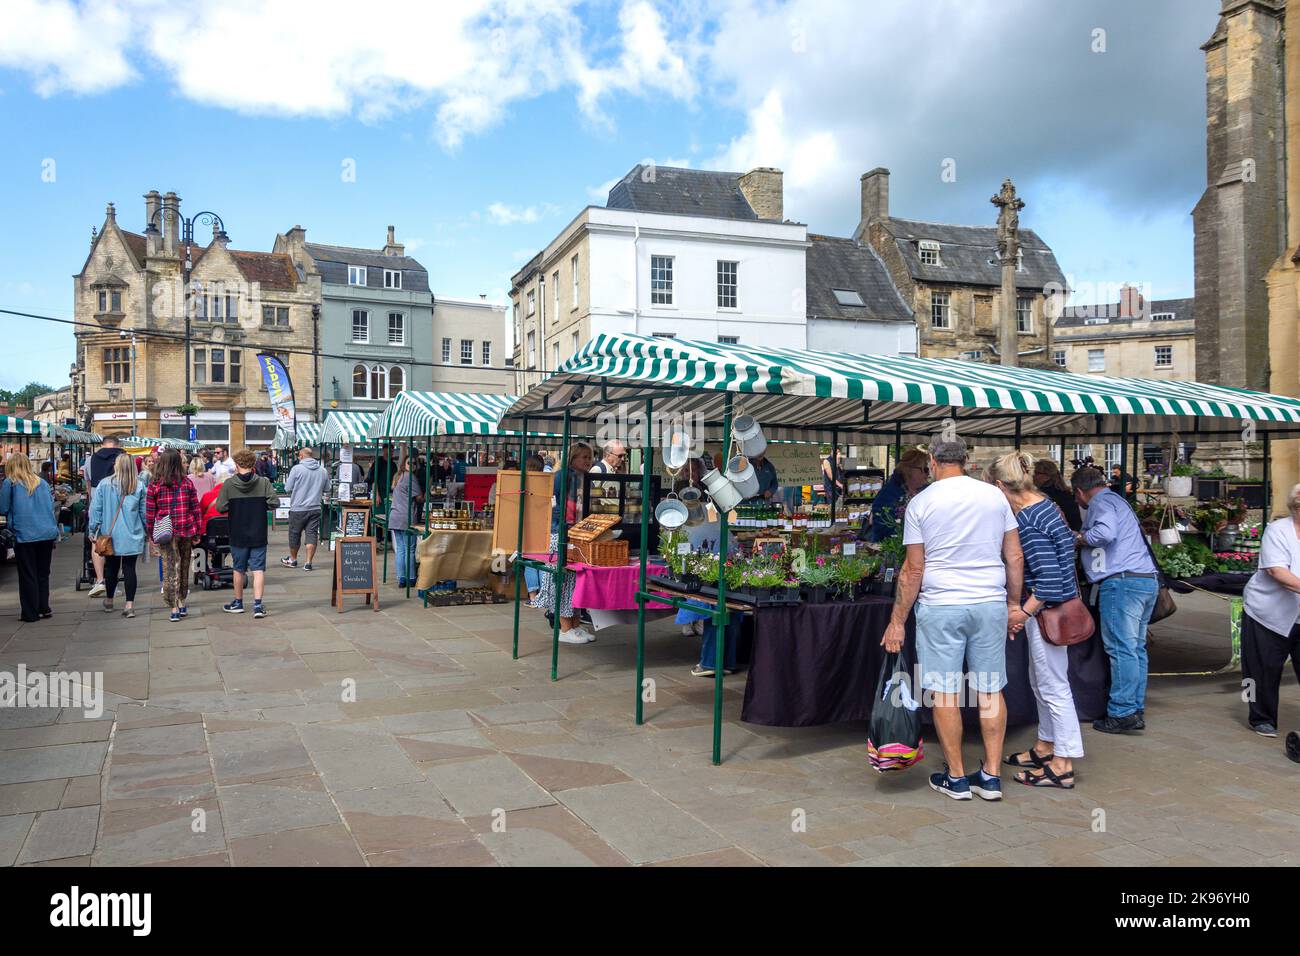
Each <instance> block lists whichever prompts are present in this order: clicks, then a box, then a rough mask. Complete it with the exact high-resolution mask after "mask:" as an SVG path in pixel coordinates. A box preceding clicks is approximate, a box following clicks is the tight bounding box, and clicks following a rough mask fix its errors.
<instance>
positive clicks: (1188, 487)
mask: <svg viewBox="0 0 1300 956" xmlns="http://www.w3.org/2000/svg"><path fill="white" fill-rule="evenodd" d="M1195 474H1196V469H1195V468H1193V467H1192V466H1191V465H1189V464H1187V463H1186V462H1181V461H1176V462H1174V464H1173V467H1171V468H1170V469H1169V477H1168V478H1166V479H1165V493H1166V494H1168V495H1169V497H1171V498H1187V497H1189V496H1190V495H1191V493H1192V476H1193V475H1195Z"/></svg>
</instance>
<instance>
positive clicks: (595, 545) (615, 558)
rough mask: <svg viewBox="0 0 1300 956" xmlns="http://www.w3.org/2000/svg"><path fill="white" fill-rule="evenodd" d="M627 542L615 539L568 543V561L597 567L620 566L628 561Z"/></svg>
mask: <svg viewBox="0 0 1300 956" xmlns="http://www.w3.org/2000/svg"><path fill="white" fill-rule="evenodd" d="M628 554H629V552H628V546H627V542H626V541H623V540H622V539H619V540H617V541H582V542H578V543H577V544H571V545H569V556H568V559H567V560H568V561H569V563H570V564H575V563H582V564H590V565H594V566H595V567H598V568H621V567H623V566H625V565H626V564H627V562H628Z"/></svg>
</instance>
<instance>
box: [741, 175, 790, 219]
mask: <svg viewBox="0 0 1300 956" xmlns="http://www.w3.org/2000/svg"><path fill="white" fill-rule="evenodd" d="M783 180H784V174H783V173H782V172H781V170H779V169H774V168H772V167H771V166H758V167H756V168H754V169H751V170H750V171H749V172H747V173H745V174H743V175H742V176H741V177H740V182H739V186H740V192H741V194H742V195H743V196H744V197H745V201H746V202H748V203H749V205H750V206H751V207H752V208H753V210H754V214H755V215H756V216H758V218H759V219H772V220H775V221H777V222H781V221H782V220H784V219H785V208H784V197H783V192H784V189H783V185H782V183H783Z"/></svg>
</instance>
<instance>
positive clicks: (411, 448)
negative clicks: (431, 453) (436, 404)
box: [389, 437, 415, 599]
mask: <svg viewBox="0 0 1300 956" xmlns="http://www.w3.org/2000/svg"><path fill="white" fill-rule="evenodd" d="M414 457H415V438H414V437H411V438H407V439H406V458H405V459H404V460H403V465H404V470H405V471H406V474H407V479H406V520H407V521H410V520H411V499H412V498H413V497H414V496H413V495H412V494H411V478H410V475H411V474H412V472H411V459H412V458H414ZM389 530H392V529H389ZM410 530H411V526H410V525H407V526H406V527H405V528H403V529H402V548H403V549H406V536H407V534H409V533H410ZM407 560H408V562H409V560H410V552H409V551H408V552H407ZM406 597H407V598H408V599H409V598H410V597H411V568H410V566H409V564H408V567H407V569H406Z"/></svg>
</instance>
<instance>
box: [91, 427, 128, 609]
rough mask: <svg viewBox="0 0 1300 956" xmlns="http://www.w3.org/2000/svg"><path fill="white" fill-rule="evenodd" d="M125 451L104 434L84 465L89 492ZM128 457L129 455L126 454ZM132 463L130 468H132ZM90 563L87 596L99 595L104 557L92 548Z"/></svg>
mask: <svg viewBox="0 0 1300 956" xmlns="http://www.w3.org/2000/svg"><path fill="white" fill-rule="evenodd" d="M125 454H126V452H125V451H124V450H123V449H122V448H120V447H118V443H117V438H116V436H114V435H106V436H104V443H103V444H102V445H101V446H100V447H99V448H97V449H95V453H94V454H93V455H91V456H90V459H89V461H88V462H87V466H86V486H87V487H88V488H90V490H91V493H92V494H93V493H94V490H95V489H96V488H97V487H98V486H99V483H100V482H101V481H103V480H104V479H105V478H107V477H108V476H109V475H111V474H112V473H113V462H115V461H116V460H117V458H118V456H119V455H125ZM127 457H128V458H130V456H129V455H127ZM134 467H135V465H134V463H133V464H132V468H134ZM90 563H91V565H92V566H93V567H94V569H95V583H94V584H93V585H92V586H91V588H90V592H89V593H88V594H87V595H86V596H87V597H100V596H101V595H103V593H104V558H103V556H102V555H99V554H96V553H95V550H94V549H93V548H92V549H91V551H90Z"/></svg>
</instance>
